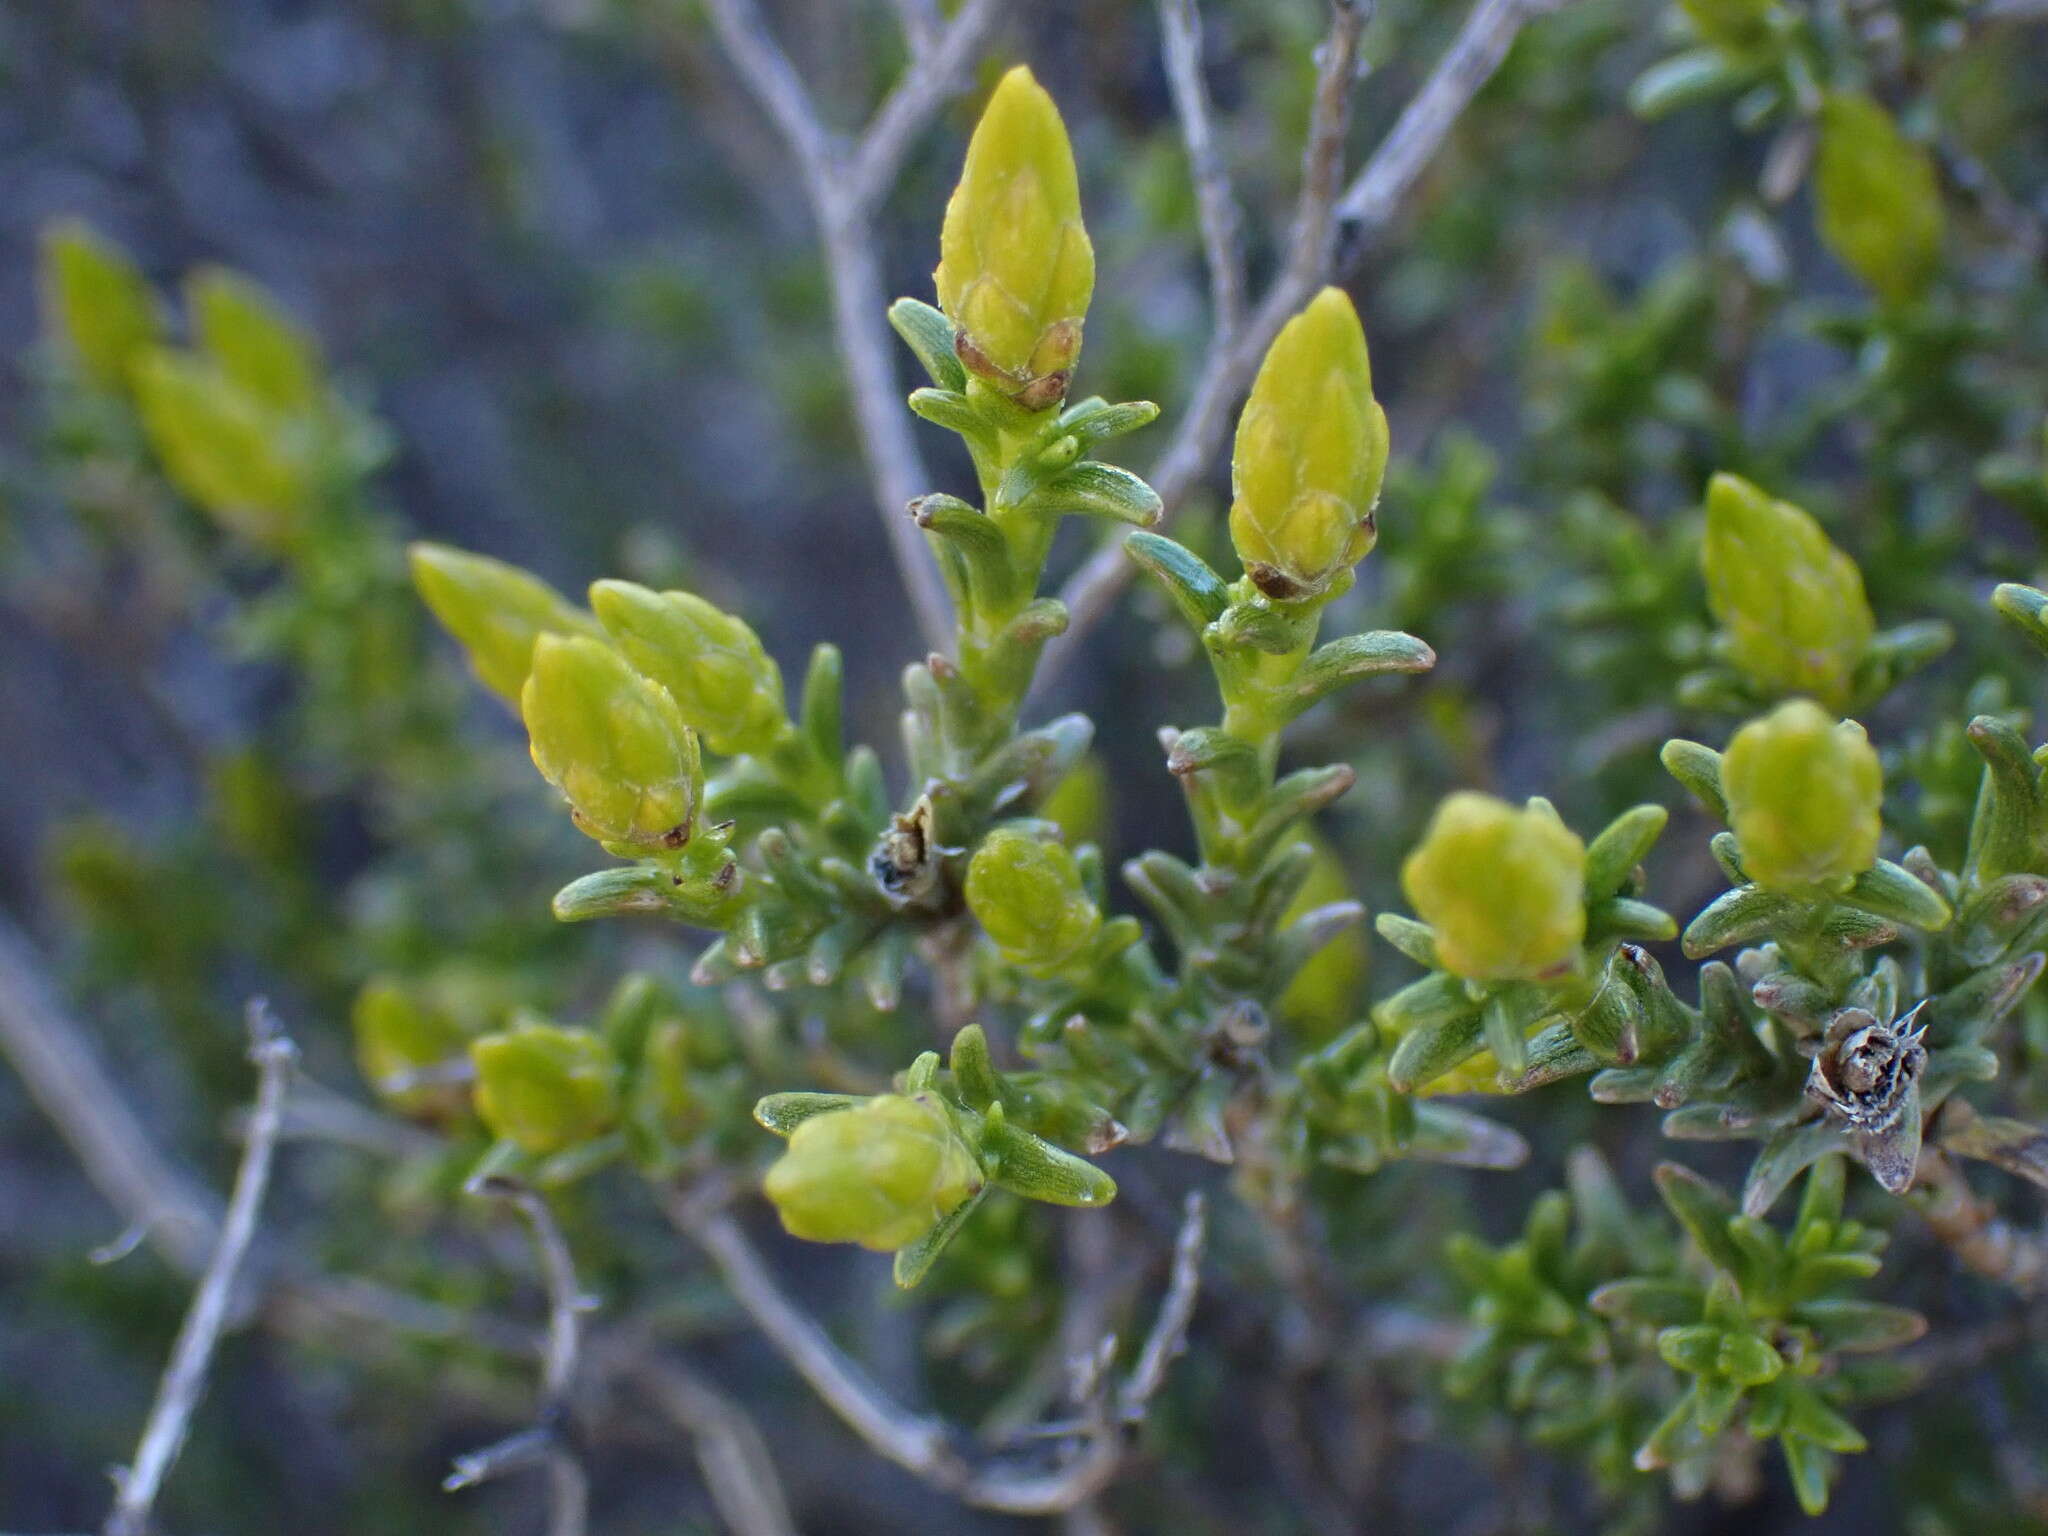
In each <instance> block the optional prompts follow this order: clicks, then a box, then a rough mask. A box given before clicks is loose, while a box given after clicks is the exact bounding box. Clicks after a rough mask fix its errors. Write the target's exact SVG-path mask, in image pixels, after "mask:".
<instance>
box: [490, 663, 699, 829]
mask: <svg viewBox="0 0 2048 1536" xmlns="http://www.w3.org/2000/svg"><path fill="white" fill-rule="evenodd" d="M519 701H520V711H521V713H522V714H523V715H524V716H525V718H526V730H527V734H528V735H529V736H530V737H531V738H532V746H533V762H534V766H535V767H537V768H538V769H540V771H541V775H542V777H544V778H545V779H546V780H547V781H548V782H549V783H550V784H552V785H554V786H555V787H556V788H557V789H559V790H561V792H562V793H563V794H564V795H566V796H567V797H568V799H569V804H570V806H571V807H573V809H574V810H575V813H576V821H577V825H578V826H580V827H581V828H582V829H583V830H584V831H585V832H587V833H589V834H590V835H591V836H592V837H594V838H596V839H598V841H600V842H606V843H636V844H641V845H644V846H649V847H669V848H680V847H681V846H682V845H683V844H684V843H686V842H687V841H689V837H690V823H691V821H692V819H693V818H694V817H695V816H696V813H697V797H698V794H699V792H700V790H701V789H702V769H701V765H700V763H699V761H698V757H697V743H696V738H695V737H694V736H693V735H692V734H691V732H690V728H689V727H688V726H687V725H685V724H684V723H683V717H682V713H681V711H679V710H678V709H677V708H676V703H675V700H674V699H672V698H670V697H669V696H668V690H667V689H666V688H663V687H662V686H661V684H659V683H656V682H650V681H649V680H648V679H646V678H644V677H642V676H641V675H640V674H639V673H637V672H635V671H634V670H633V669H632V668H631V667H629V666H627V665H626V663H625V661H624V660H623V659H622V658H621V657H620V656H619V654H618V653H617V652H616V651H614V650H612V649H611V647H610V646H607V645H605V644H603V643H601V642H600V641H596V640H591V639H588V638H586V637H584V636H580V635H578V636H564V635H542V636H541V637H540V638H539V639H538V640H536V641H535V642H534V646H533V671H532V673H531V675H529V676H528V677H527V679H526V686H525V688H524V689H523V690H521V692H520V696H519Z"/></svg>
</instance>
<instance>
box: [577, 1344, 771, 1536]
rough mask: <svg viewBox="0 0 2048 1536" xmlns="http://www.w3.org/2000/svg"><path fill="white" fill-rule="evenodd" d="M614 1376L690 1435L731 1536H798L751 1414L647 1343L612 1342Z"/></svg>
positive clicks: (707, 1483)
mask: <svg viewBox="0 0 2048 1536" xmlns="http://www.w3.org/2000/svg"><path fill="white" fill-rule="evenodd" d="M611 1349H612V1351H613V1352H614V1353H615V1354H616V1356H617V1358H616V1359H614V1360H612V1361H610V1362H609V1363H610V1364H611V1365H612V1367H613V1373H614V1374H616V1375H618V1376H620V1377H622V1378H624V1379H627V1380H630V1381H632V1382H633V1383H634V1384H636V1385H637V1386H638V1387H639V1389H640V1392H641V1395H642V1396H644V1397H645V1398H646V1399H647V1400H648V1401H649V1402H651V1403H652V1404H653V1405H654V1406H655V1407H656V1408H658V1409H660V1410H661V1412H662V1413H664V1414H666V1415H667V1416H668V1418H669V1420H670V1421H671V1422H672V1423H674V1424H675V1426H676V1427H677V1428H679V1429H681V1430H682V1431H683V1433H685V1434H686V1435H688V1436H689V1437H690V1445H691V1447H692V1449H693V1450H694V1451H695V1453H696V1457H697V1469H698V1471H699V1472H701V1473H702V1474H703V1477H704V1486H705V1489H706V1490H707V1491H708V1492H709V1493H710V1495H711V1502H712V1503H713V1504H714V1505H715V1506H717V1509H718V1514H719V1518H720V1519H721V1520H723V1521H724V1522H725V1524H726V1526H727V1528H728V1529H729V1530H730V1531H731V1532H732V1536H797V1528H796V1521H795V1520H794V1519H793V1518H792V1517H791V1516H790V1512H789V1503H788V1501H787V1500H786V1499H785V1498H784V1497H783V1493H782V1481H781V1479H780V1478H779V1477H777V1476H776V1473H775V1463H774V1462H773V1461H771V1460H770V1459H769V1456H768V1447H767V1445H766V1444H764V1443H763V1441H762V1439H761V1431H760V1430H759V1429H757V1428H755V1427H754V1421H753V1420H752V1419H751V1418H749V1417H748V1416H747V1413H746V1410H745V1409H743V1408H741V1407H740V1405H739V1404H738V1403H736V1402H734V1401H733V1400H732V1399H731V1398H729V1397H727V1396H726V1395H725V1394H724V1393H723V1392H721V1391H719V1390H718V1389H717V1388H716V1387H714V1386H712V1385H711V1383H709V1382H708V1381H705V1380H704V1379H703V1378H702V1377H700V1376H698V1375H697V1374H696V1373H695V1372H693V1371H689V1370H686V1369H685V1368H684V1367H682V1366H681V1365H678V1364H676V1363H675V1362H674V1361H672V1360H665V1359H663V1358H661V1357H660V1356H659V1355H656V1354H655V1353H653V1351H652V1350H651V1348H650V1347H649V1346H648V1343H647V1341H646V1340H644V1339H641V1340H637V1341H635V1340H625V1341H621V1340H613V1341H611Z"/></svg>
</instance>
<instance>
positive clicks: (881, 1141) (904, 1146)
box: [763, 1093, 982, 1252]
mask: <svg viewBox="0 0 2048 1536" xmlns="http://www.w3.org/2000/svg"><path fill="white" fill-rule="evenodd" d="M981 1186H982V1171H981V1164H980V1162H979V1161H978V1160H977V1159H976V1158H975V1156H974V1152H973V1150H972V1149H971V1148H970V1147H969V1146H968V1145H967V1143H966V1142H964V1141H963V1140H961V1138H960V1133H959V1132H958V1131H957V1130H955V1129H954V1127H953V1122H952V1119H951V1117H950V1116H949V1115H948V1114H947V1113H946V1111H945V1110H944V1109H943V1108H941V1107H940V1106H939V1105H938V1104H937V1103H935V1102H934V1101H933V1100H932V1099H931V1097H930V1096H929V1095H926V1094H918V1095H917V1096H915V1097H910V1098H906V1097H905V1096H903V1095H902V1094H895V1093H885V1094H881V1095H879V1096H878V1097H875V1098H872V1099H869V1100H867V1101H865V1102H864V1103H860V1104H855V1105H853V1106H852V1107H851V1108H848V1109H840V1110H833V1111H830V1112H829V1113H826V1114H820V1115H813V1116H812V1117H811V1118H810V1119H808V1120H805V1121H804V1122H803V1123H802V1124H801V1125H799V1126H798V1127H797V1128H796V1129H795V1130H794V1131H792V1132H791V1133H790V1137H789V1145H788V1147H787V1148H785V1149H784V1151H783V1154H782V1156H781V1157H779V1158H777V1159H776V1161H775V1164H774V1166H773V1167H771V1168H770V1169H769V1170H768V1176H767V1178H766V1180H765V1181H764V1185H763V1187H764V1189H765V1190H766V1192H767V1195H768V1198H769V1200H770V1201H772V1202H773V1203H774V1206H775V1209H776V1210H777V1211H778V1212H780V1213H781V1216H782V1225H783V1226H784V1227H785V1228H786V1229H788V1231H789V1232H790V1234H791V1235H792V1236H794V1237H801V1238H805V1239H807V1240H808V1241H810V1242H814V1243H859V1244H860V1245H861V1246H862V1247H863V1248H873V1249H875V1250H877V1251H879V1252H888V1251H890V1250H891V1249H896V1248H902V1247H904V1246H906V1245H908V1244H909V1243H912V1242H915V1241H916V1240H917V1239H918V1238H919V1237H921V1236H923V1235H924V1234H925V1233H926V1232H928V1231H930V1230H931V1229H932V1227H933V1226H935V1225H936V1224H937V1223H938V1222H939V1221H940V1220H941V1219H943V1218H944V1217H946V1216H947V1215H950V1214H951V1213H952V1212H953V1211H954V1210H956V1209H957V1208H958V1207H959V1206H960V1204H961V1202H962V1201H965V1200H967V1199H968V1198H970V1197H971V1196H973V1195H974V1194H975V1193H976V1192H977V1191H979V1190H980V1188H981Z"/></svg>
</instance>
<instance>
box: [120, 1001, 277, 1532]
mask: <svg viewBox="0 0 2048 1536" xmlns="http://www.w3.org/2000/svg"><path fill="white" fill-rule="evenodd" d="M248 1023H249V1059H250V1060H251V1061H253V1062H255V1063H256V1070H257V1085H256V1108H255V1110H254V1111H253V1112H252V1113H251V1114H250V1116H249V1133H248V1139H247V1141H246V1143H245V1144H244V1146H243V1148H242V1163H241V1167H240V1168H239V1169H237V1170H236V1173H235V1187H234V1192H233V1193H232V1194H231V1195H230V1196H229V1197H228V1208H227V1214H226V1216H224V1217H223V1218H222V1220H221V1225H220V1238H219V1240H218V1241H217V1242H216V1243H215V1244H214V1248H213V1256H212V1258H211V1259H209V1260H208V1261H207V1265H206V1270H205V1272H204V1273H203V1274H202V1275H201V1276H200V1280H199V1288H198V1290H197V1291H195V1292H194V1293H193V1296H192V1305H191V1306H190V1308H189V1309H188V1310H187V1311H186V1313H185V1320H184V1322H183V1323H182V1324H180V1325H179V1328H178V1337H177V1340H176V1342H175V1343H173V1344H172V1346H171V1358H170V1363H169V1364H168V1365H166V1366H165V1367H164V1374H163V1380H162V1381H161V1382H159V1383H158V1385H157V1393H156V1401H155V1402H154V1403H153V1404H151V1405H150V1410H149V1417H148V1419H146V1420H145V1421H144V1424H143V1430H142V1439H141V1441H140V1443H139V1444H138V1445H137V1446H136V1448H135V1458H134V1460H133V1461H132V1462H131V1463H130V1464H129V1466H128V1467H127V1468H126V1469H124V1470H122V1471H120V1472H118V1473H117V1474H116V1475H115V1479H114V1483H115V1495H114V1508H113V1512H112V1513H111V1514H109V1515H108V1516H107V1523H106V1527H105V1533H106V1536H143V1533H144V1532H145V1531H147V1530H148V1529H149V1515H150V1511H151V1510H152V1509H153V1508H154V1507H155V1506H156V1497H157V1494H158V1493H159V1492H160V1491H161V1490H162V1488H163V1484H164V1479H165V1477H167V1476H168V1475H169V1474H170V1470H171V1468H172V1467H173V1466H174V1465H175V1464H176V1463H177V1460H178V1452H179V1451H181V1450H182V1449H184V1445H185V1434H186V1431H187V1430H188V1429H189V1428H190V1426H191V1423H192V1414H193V1412H194V1410H195V1409H197V1408H198V1406H199V1399H200V1397H201V1396H202V1395H204V1393H205V1391H206V1377H207V1372H208V1370H209V1369H210V1367H211V1366H212V1364H213V1352H214V1348H215V1347H216V1346H217V1345H218V1344H219V1343H220V1336H221V1332H222V1330H223V1329H224V1328H225V1327H226V1326H227V1321H228V1309H229V1307H230V1305H231V1304H232V1303H233V1301H234V1299H235V1282H236V1279H237V1277H238V1276H239V1275H240V1274H241V1271H242V1264H243V1261H244V1260H245V1259H247V1257H248V1255H249V1247H250V1245H251V1244H252V1243H253V1242H254V1241H255V1238H256V1223H257V1219H258V1218H259V1217H260V1216H261V1214H262V1211H263V1194H264V1191H265V1190H266V1189H267V1188H268V1187H269V1185H270V1165H271V1161H272V1157H273V1155H274V1154H275V1152H276V1151H277V1133H278V1129H279V1127H280V1126H281V1125H282V1124H283V1120H284V1107H285V1097H286V1095H287V1093H288V1092H289V1091H290V1088H291V1074H292V1065H293V1063H294V1062H296V1061H297V1060H298V1051H297V1049H296V1048H295V1047H294V1046H293V1045H292V1043H291V1041H290V1040H289V1039H287V1038H286V1037H285V1035H284V1034H283V1032H282V1031H281V1030H280V1029H279V1028H278V1026H277V1021H276V1019H275V1018H274V1017H272V1015H271V1012H270V1009H269V1006H268V1005H267V1004H265V1003H264V1002H263V1001H262V999H260V998H259V999H257V1000H255V1001H253V1002H251V1003H250V1004H249V1010H248Z"/></svg>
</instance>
